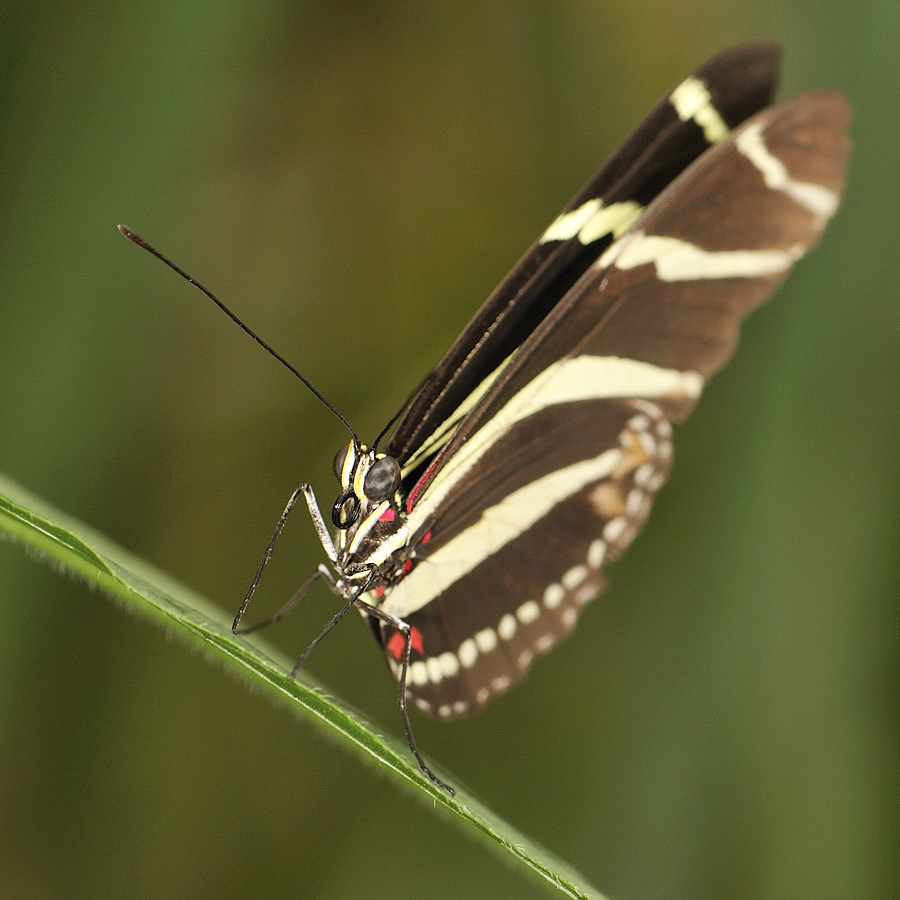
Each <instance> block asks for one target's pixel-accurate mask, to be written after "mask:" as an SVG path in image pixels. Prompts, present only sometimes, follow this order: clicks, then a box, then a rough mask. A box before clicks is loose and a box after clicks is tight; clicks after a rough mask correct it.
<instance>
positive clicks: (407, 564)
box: [403, 559, 413, 575]
mask: <svg viewBox="0 0 900 900" xmlns="http://www.w3.org/2000/svg"><path fill="white" fill-rule="evenodd" d="M412 566H413V563H412V560H411V559H408V560H406V562H405V563H403V574H404V575H405V574H406V573H407V572H408V571H409V570H410V569H411V568H412Z"/></svg>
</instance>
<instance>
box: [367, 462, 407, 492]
mask: <svg viewBox="0 0 900 900" xmlns="http://www.w3.org/2000/svg"><path fill="white" fill-rule="evenodd" d="M398 487H400V463H398V462H397V460H396V459H394V457H393V456H382V457H381V459H376V460H375V462H374V463H372V468H370V469H369V471H368V472H366V478H365V481H364V482H363V491H364V492H365V494H366V497H368V498H369V499H370V500H373V501H375V502H376V503H379V502H381V501H382V500H387V499H388V498H390V497H393V496H394V494H395V493H396V492H397V488H398Z"/></svg>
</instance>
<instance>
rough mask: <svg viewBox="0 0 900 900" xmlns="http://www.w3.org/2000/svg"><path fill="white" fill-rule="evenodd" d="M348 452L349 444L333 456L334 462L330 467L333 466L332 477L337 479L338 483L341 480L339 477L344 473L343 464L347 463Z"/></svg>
mask: <svg viewBox="0 0 900 900" xmlns="http://www.w3.org/2000/svg"><path fill="white" fill-rule="evenodd" d="M349 452H350V444H344V446H343V447H341V449H340V450H338V452H337V453H335V454H334V462H333V463H332V465H333V466H334V477H335V478H337V480H338V481H340V480H341V475H342V474H343V471H344V463H345V462H346V461H347V454H348V453H349Z"/></svg>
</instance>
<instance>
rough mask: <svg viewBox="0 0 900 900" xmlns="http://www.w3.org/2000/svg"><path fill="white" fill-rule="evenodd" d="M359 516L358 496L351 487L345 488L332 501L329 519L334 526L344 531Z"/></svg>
mask: <svg viewBox="0 0 900 900" xmlns="http://www.w3.org/2000/svg"><path fill="white" fill-rule="evenodd" d="M358 518H359V497H357V496H356V494H354V493H353V491H352V489H349V488H348V489H347V490H346V491H344V493H343V494H341V496H340V497H338V498H337V500H335V501H334V506H333V507H332V508H331V521H332V522H334V527H335V528H340V529H341V531H346V530H347V529H348V528H349V527H350V526H351V525H352V524H353V523H354V522H355V521H356V520H357V519H358Z"/></svg>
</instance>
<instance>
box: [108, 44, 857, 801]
mask: <svg viewBox="0 0 900 900" xmlns="http://www.w3.org/2000/svg"><path fill="white" fill-rule="evenodd" d="M779 56H780V52H779V49H778V48H777V47H776V46H775V45H773V44H770V43H754V44H747V45H742V46H738V47H735V48H732V49H730V50H727V51H725V52H724V53H722V54H720V55H719V56H717V57H715V58H714V59H712V60H710V61H709V62H707V63H706V64H705V65H703V66H702V67H701V68H699V69H698V70H697V71H696V72H694V73H693V74H692V75H690V76H689V77H688V78H686V79H685V80H684V81H682V82H681V83H680V84H679V85H677V86H676V87H675V89H674V90H672V91H671V92H670V93H669V94H668V95H667V96H666V97H665V98H664V99H663V100H662V101H661V102H660V103H659V104H658V105H657V106H656V108H655V109H653V111H652V112H650V114H649V115H648V116H647V117H646V118H645V119H644V120H643V121H642V122H641V123H640V124H639V125H638V126H637V128H636V129H635V130H634V131H633V132H632V134H631V135H630V136H629V137H628V138H627V139H626V140H625V141H624V143H622V145H621V146H620V147H619V148H618V149H617V150H616V151H615V152H614V153H613V154H612V156H611V157H610V158H609V160H607V162H606V163H605V164H604V165H603V166H602V167H601V168H600V170H599V171H598V172H597V173H596V174H595V175H594V177H593V178H592V179H591V180H590V181H589V182H588V183H587V185H586V186H585V187H584V188H583V189H582V190H581V191H580V192H579V193H578V194H577V195H576V196H575V197H574V199H573V200H572V201H571V202H570V203H569V204H568V206H566V207H565V209H564V210H563V211H562V213H561V214H560V215H559V216H558V217H557V219H556V220H555V221H554V222H553V223H552V224H551V225H550V227H549V228H548V229H547V230H546V231H545V232H544V233H543V234H542V235H541V236H540V237H539V238H538V240H537V241H536V242H535V243H534V244H533V245H532V247H531V248H530V249H529V250H528V251H527V253H526V254H525V255H524V256H523V257H522V259H521V260H520V261H519V262H518V264H517V265H516V266H515V267H514V268H513V270H512V272H510V274H509V275H508V276H507V277H506V278H505V279H504V280H503V282H502V283H501V284H500V286H499V287H498V288H497V289H496V290H495V291H494V292H493V294H491V296H490V297H489V298H488V300H487V301H486V303H485V304H484V305H483V306H482V307H481V309H480V310H479V311H478V312H477V313H476V314H475V317H474V318H473V319H472V321H471V322H470V323H469V324H468V325H467V326H466V327H465V328H464V329H463V332H462V334H461V335H460V336H459V337H458V338H457V340H456V341H455V342H454V344H453V345H452V346H451V347H450V349H449V350H448V351H447V353H446V354H445V355H444V357H443V359H441V360H440V362H439V363H438V364H437V366H436V367H435V368H434V369H433V370H432V371H431V372H430V373H429V374H428V375H427V376H426V378H425V380H424V381H423V382H422V384H421V385H420V386H419V388H418V390H416V391H415V392H414V393H413V394H412V395H411V396H410V398H409V399H408V401H407V403H406V404H405V406H404V408H403V409H401V411H400V412H399V413H398V415H397V416H396V417H395V419H394V420H392V422H394V423H395V424H394V425H393V429H392V430H391V426H390V425H389V426H388V427H387V428H386V429H385V430H384V431H383V432H382V435H380V436H379V438H378V439H377V440H376V441H375V442H374V444H373V445H372V446H371V447H366V446H364V445H363V444H361V443H360V441H359V440H358V439H357V437H356V435H355V433H354V432H353V431H352V429H350V431H351V434H352V435H353V436H352V438H351V440H350V441H349V443H348V444H347V445H346V446H345V447H344V448H342V449H341V450H340V451H339V452H338V454H337V456H336V458H335V473H336V475H337V477H338V480H339V481H340V486H341V487H340V494H339V496H338V499H337V500H336V502H335V504H334V506H333V508H332V511H331V519H332V523H333V525H334V526H335V537H334V538H332V536H331V534H330V533H329V529H328V527H327V525H326V522H325V518H324V516H323V515H322V513H321V512H320V511H319V507H318V505H317V503H316V500H315V497H314V495H313V492H312V489H311V488H310V487H309V486H308V485H301V487H300V488H298V489H297V491H296V492H295V493H294V495H293V496H292V497H291V499H290V501H289V502H288V505H287V508H286V509H285V511H284V513H283V515H282V517H281V519H280V520H279V523H278V526H277V528H276V531H275V534H274V535H273V537H272V540H271V541H270V543H269V546H268V548H267V551H266V554H265V557H264V559H263V562H262V563H261V565H260V568H259V570H258V572H257V575H256V578H255V579H254V581H253V584H252V585H251V588H250V591H249V592H248V594H247V597H246V599H245V600H244V603H243V604H242V605H241V608H240V610H239V611H238V614H237V616H236V617H235V621H234V630H235V631H236V632H238V631H249V630H253V628H257V627H260V626H261V625H265V624H270V623H271V622H274V621H277V620H278V619H280V618H281V617H282V616H283V615H285V614H286V613H287V612H288V611H289V610H290V609H291V608H292V607H293V606H294V605H295V604H296V602H297V600H298V599H299V597H300V596H301V595H302V593H303V592H304V591H305V590H306V589H307V588H308V587H309V585H310V584H311V583H312V582H313V581H315V580H317V579H321V580H323V581H325V582H326V583H327V584H328V585H329V587H330V588H331V589H332V590H333V591H334V592H335V593H336V594H338V595H339V596H341V597H342V598H343V600H344V605H343V607H342V608H341V610H340V611H339V612H338V613H337V614H336V615H335V616H334V618H333V619H332V621H331V622H330V623H329V624H328V626H326V628H325V629H324V630H323V632H322V633H321V634H320V635H319V637H318V638H316V640H315V641H314V642H313V644H312V645H311V646H310V647H309V648H308V649H307V651H306V653H304V654H303V656H302V657H301V659H300V662H298V664H297V667H296V668H295V670H294V672H295V673H296V671H297V669H299V667H300V665H302V663H303V661H304V660H305V658H306V655H307V654H308V653H309V651H310V650H311V649H312V647H314V646H315V645H316V644H317V643H318V641H319V640H320V639H321V638H322V637H323V636H324V634H325V633H327V631H329V630H330V629H331V627H333V626H334V625H335V624H336V623H337V622H338V621H339V620H340V619H341V618H342V617H343V615H344V614H345V613H346V612H347V611H349V609H351V608H352V607H356V608H357V609H358V610H359V611H360V612H361V613H362V615H363V617H364V618H365V619H366V620H367V621H368V623H369V625H370V626H371V628H372V631H373V633H374V635H375V638H376V639H377V641H378V643H379V644H380V645H381V647H382V649H383V651H384V653H385V656H386V658H387V661H388V663H389V664H390V667H391V669H392V671H393V673H394V675H395V676H396V678H397V680H398V682H399V705H400V710H401V713H402V716H403V721H404V725H405V728H406V734H407V738H408V740H409V744H410V748H411V750H412V752H413V754H414V755H415V757H416V759H417V761H418V762H419V765H420V766H421V768H422V770H423V771H424V772H425V773H426V774H427V775H428V776H429V777H430V778H431V779H432V780H433V781H435V782H436V783H437V784H439V785H441V786H442V787H444V788H446V789H447V790H449V791H450V792H451V793H452V789H451V788H449V787H448V786H447V785H445V784H444V783H443V782H442V781H440V780H439V779H438V778H437V777H436V776H435V775H434V773H433V772H432V771H431V770H430V769H429V768H428V766H427V765H426V764H425V762H424V760H423V758H422V756H421V754H420V753H419V750H418V748H417V746H416V743H415V740H414V738H413V734H412V729H411V726H410V721H409V716H408V713H407V699H408V698H409V699H411V700H412V702H413V703H414V704H415V706H416V707H418V708H419V709H420V710H422V711H423V712H425V713H427V714H429V715H431V716H435V717H438V718H442V719H446V718H452V717H455V716H462V715H467V714H469V713H471V712H473V711H475V710H477V709H479V708H480V707H482V706H483V705H484V703H485V702H486V701H487V700H488V699H489V698H490V697H492V696H493V695H495V694H498V693H500V692H502V691H505V690H506V689H507V688H509V687H511V686H512V685H513V684H515V683H516V682H517V681H518V680H519V679H520V678H522V676H523V675H524V674H525V672H526V670H527V669H528V667H529V666H530V664H531V662H532V660H534V659H535V657H537V656H538V655H540V654H542V653H545V652H546V651H547V650H549V649H550V648H551V647H553V646H554V645H555V644H556V643H557V642H558V641H559V640H560V639H561V638H563V637H564V636H565V635H566V634H567V633H568V632H569V631H570V630H571V628H572V627H573V625H574V624H575V621H576V619H577V618H578V615H579V613H580V612H581V610H582V608H583V606H584V605H585V604H586V603H587V602H588V601H589V600H591V599H592V598H593V597H595V596H596V595H597V594H598V593H599V592H600V591H601V590H602V589H603V587H604V577H603V570H604V567H605V564H606V563H607V562H609V561H611V560H613V559H615V558H616V557H618V556H619V555H620V554H621V553H622V552H623V551H624V550H625V548H626V547H627V546H628V545H629V544H630V543H631V541H632V540H633V539H634V537H635V536H636V535H637V533H638V532H639V531H640V529H641V528H642V526H643V524H644V522H645V520H646V518H647V515H648V513H649V510H650V506H651V504H652V501H653V497H654V495H655V493H656V492H657V491H658V490H659V488H660V487H661V485H662V484H663V482H664V481H665V480H666V478H667V476H668V474H669V469H670V467H671V463H672V424H673V423H679V422H682V421H684V420H685V419H686V418H687V416H688V415H689V414H690V412H691V410H692V409H693V408H694V406H695V404H696V403H697V400H698V398H699V396H700V392H701V390H702V388H703V385H704V384H705V382H706V380H707V379H708V378H709V377H710V376H711V375H712V374H713V373H714V372H716V371H717V370H718V369H719V368H720V367H721V366H722V365H723V364H724V363H725V362H726V360H727V359H728V357H729V356H730V355H731V353H732V351H733V350H734V346H735V342H736V340H737V335H738V329H739V326H740V323H741V320H742V319H743V317H744V316H745V315H746V314H747V313H749V312H750V311H751V310H752V309H753V308H755V307H756V306H758V305H759V304H760V303H762V302H763V301H764V300H765V299H766V298H767V297H768V296H769V294H771V293H772V291H773V290H774V289H775V288H776V286H777V285H778V284H779V283H780V282H781V280H782V279H783V278H784V277H785V276H786V274H787V273H788V271H789V270H790V268H791V266H792V265H793V264H794V263H795V262H796V261H797V260H798V259H799V258H800V257H801V256H802V255H803V254H804V253H805V252H806V251H807V250H808V249H809V248H810V247H811V246H812V245H813V244H814V243H815V242H816V241H817V239H818V237H819V235H820V234H821V232H822V229H823V228H824V226H825V224H826V223H827V221H828V220H829V218H830V217H831V216H832V214H833V213H834V212H835V209H836V208H837V205H838V202H839V198H840V194H841V190H842V184H843V178H844V170H845V166H846V162H847V157H848V153H849V143H848V140H847V137H846V129H847V125H848V123H849V118H850V112H849V108H848V106H847V103H846V101H845V100H844V99H843V98H842V97H841V96H840V95H839V94H836V93H832V92H817V93H809V94H804V95H802V96H799V97H796V98H794V99H792V100H788V101H786V102H783V103H781V104H779V105H777V106H771V105H770V103H771V100H772V95H773V92H774V89H775V86H776V81H777V70H778V62H779ZM123 231H124V232H125V233H126V236H128V237H130V238H131V239H132V240H135V241H136V242H137V243H140V244H142V245H144V246H146V245H145V244H143V242H142V241H141V240H140V239H139V238H137V236H136V235H134V234H133V232H130V231H129V230H128V229H124V228H123ZM148 249H151V252H155V251H152V248H148ZM157 255H158V254H157ZM170 265H171V263H170ZM179 271H180V270H179ZM182 274H183V273H182ZM203 290H205V289H203ZM207 293H208V292H207ZM213 299H214V300H215V298H213ZM216 302H217V303H218V302H219V301H216ZM220 305H221V304H220ZM226 312H227V310H226ZM229 315H231V314H230V313H229ZM232 318H234V317H233V316H232ZM238 324H240V325H241V326H242V327H244V328H245V330H247V331H248V332H249V329H247V328H246V326H244V325H243V323H240V322H239V323H238ZM250 334H251V335H252V336H253V337H254V338H256V339H257V340H260V339H259V338H258V337H257V336H256V335H255V334H253V333H252V332H250ZM260 343H263V342H262V341H260ZM264 346H266V348H267V349H270V351H271V348H269V347H268V345H265V344H264ZM271 352H273V353H274V351H271ZM275 355H276V356H278V355H277V354H275ZM278 358H279V360H281V361H282V362H284V360H283V359H282V358H281V357H278ZM292 371H295V373H296V370H293V369H292ZM301 378H302V376H301ZM303 380H304V383H307V385H308V382H306V380H305V379H303ZM315 393H316V394H317V396H319V398H320V399H322V398H321V395H318V392H315ZM341 418H342V417H341ZM345 424H346V422H345ZM348 428H349V426H348ZM389 431H390V436H389V437H388V438H387V439H386V440H385V441H384V443H383V446H379V445H380V444H381V443H382V439H383V438H384V436H385V435H386V434H387V433H388V432H389ZM300 497H303V498H304V499H305V501H306V503H307V505H308V507H309V510H310V514H311V516H312V519H313V523H314V525H315V528H316V531H317V533H318V536H319V538H320V540H321V543H322V546H323V548H324V550H325V553H326V555H327V557H328V562H329V566H325V565H322V566H320V567H319V570H318V571H317V572H316V573H315V574H314V575H313V576H312V578H310V579H309V580H308V581H307V583H306V584H305V585H304V586H303V587H302V588H301V589H300V591H298V593H297V594H296V595H295V596H294V597H293V598H292V599H291V601H289V602H288V603H287V604H286V605H285V606H284V607H283V608H282V609H281V610H279V612H278V613H276V614H275V616H273V617H272V618H271V619H268V620H266V621H265V622H263V623H259V625H256V626H252V627H251V628H243V627H242V626H241V621H242V617H243V615H244V613H245V611H246V609H247V605H248V603H249V601H250V598H251V597H252V595H253V593H254V591H255V589H256V587H257V585H258V583H259V579H260V576H261V574H262V570H263V568H264V566H265V564H266V562H267V561H268V559H269V558H270V556H271V553H272V550H273V549H274V545H275V541H276V539H277V537H278V535H279V533H280V531H281V528H282V526H283V524H284V521H285V518H286V517H287V515H288V514H289V513H290V511H291V509H292V508H293V506H294V504H295V503H296V502H297V500H298V499H299V498H300Z"/></svg>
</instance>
